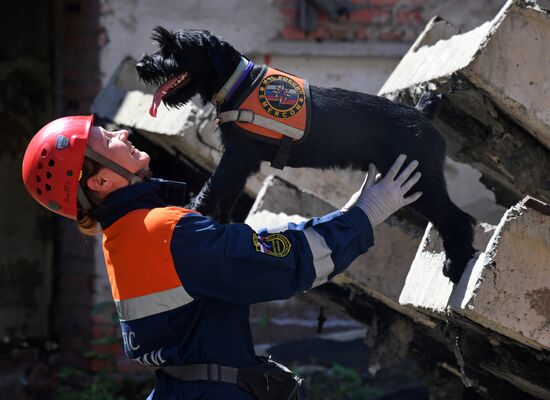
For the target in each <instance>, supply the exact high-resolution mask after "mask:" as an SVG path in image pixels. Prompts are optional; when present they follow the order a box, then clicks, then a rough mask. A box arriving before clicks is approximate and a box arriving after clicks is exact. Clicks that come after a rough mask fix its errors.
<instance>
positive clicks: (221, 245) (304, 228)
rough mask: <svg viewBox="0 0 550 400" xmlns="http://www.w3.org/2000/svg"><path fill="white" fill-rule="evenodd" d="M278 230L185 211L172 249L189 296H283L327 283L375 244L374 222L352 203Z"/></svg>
mask: <svg viewBox="0 0 550 400" xmlns="http://www.w3.org/2000/svg"><path fill="white" fill-rule="evenodd" d="M288 228H289V229H287V230H285V231H283V232H280V233H267V232H264V230H260V231H259V233H257V232H255V231H254V230H252V228H250V227H249V226H248V225H246V224H228V225H221V224H217V223H216V222H215V221H213V220H211V219H210V218H207V217H204V216H201V215H197V214H188V215H186V216H184V217H183V218H181V219H180V221H179V222H178V223H177V225H176V226H175V228H174V231H173V234H172V241H171V252H172V257H173V260H174V265H175V267H176V270H177V272H178V275H179V277H180V279H181V281H182V283H183V286H184V287H185V289H186V291H187V292H188V293H189V294H190V295H191V296H192V297H193V298H216V299H220V300H224V301H227V302H232V303H239V304H253V303H259V302H264V301H270V300H276V299H285V298H288V297H290V296H292V295H293V294H295V293H297V292H300V291H304V290H308V289H310V288H312V287H315V286H318V285H320V284H323V283H325V282H326V281H327V280H329V279H330V278H332V276H334V275H336V274H337V273H339V272H342V271H343V270H344V269H345V268H347V267H348V266H349V265H350V263H351V262H352V261H353V260H354V259H355V258H356V257H357V256H359V255H360V254H362V253H364V252H366V251H367V250H368V248H369V247H370V246H372V245H373V234H372V227H371V225H370V223H369V221H368V218H367V217H366V216H365V214H364V213H363V211H361V210H360V209H359V208H353V209H351V210H350V211H348V212H346V213H344V214H342V213H340V212H337V213H331V214H329V215H327V216H325V217H322V218H314V219H312V220H309V221H306V222H304V223H302V224H297V225H296V224H289V226H288Z"/></svg>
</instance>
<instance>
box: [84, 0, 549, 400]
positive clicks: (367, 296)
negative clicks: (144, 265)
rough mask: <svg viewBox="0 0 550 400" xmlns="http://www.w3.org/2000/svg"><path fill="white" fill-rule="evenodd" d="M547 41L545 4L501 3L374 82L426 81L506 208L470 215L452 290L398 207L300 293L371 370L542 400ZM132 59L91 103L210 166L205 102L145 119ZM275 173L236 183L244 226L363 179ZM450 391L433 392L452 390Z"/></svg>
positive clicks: (460, 145)
mask: <svg viewBox="0 0 550 400" xmlns="http://www.w3.org/2000/svg"><path fill="white" fill-rule="evenodd" d="M549 42H550V12H549V11H548V10H544V9H543V8H541V7H540V6H539V5H538V4H537V3H535V2H532V1H527V0H510V1H509V2H508V3H506V5H505V6H504V7H503V8H502V10H501V12H500V13H499V14H498V15H497V16H496V17H495V18H494V19H493V20H492V21H488V22H486V23H485V24H483V25H481V26H480V27H478V28H476V29H474V30H472V31H469V32H466V33H458V32H457V31H456V29H455V28H453V27H452V25H451V24H450V23H449V22H447V21H443V20H441V19H439V18H434V19H432V21H431V22H430V23H429V24H428V25H427V27H426V29H425V30H424V32H423V33H422V34H421V35H420V36H419V38H418V39H417V41H416V42H415V43H414V44H413V46H412V47H411V49H410V50H409V52H408V53H407V54H406V55H405V56H404V57H403V59H402V61H401V62H400V64H399V65H398V66H397V68H396V69H395V70H394V72H393V73H392V75H391V76H390V77H389V78H388V80H387V81H386V83H385V85H384V86H383V88H382V89H381V91H380V93H379V94H380V95H382V96H385V97H387V98H390V99H392V100H394V101H400V102H405V103H413V102H414V100H415V99H416V98H417V97H418V96H419V94H420V93H421V92H422V91H425V90H436V91H438V92H442V93H444V94H445V96H444V101H443V104H442V107H441V110H440V112H439V114H438V116H437V117H436V120H435V122H434V124H435V125H436V127H437V128H438V129H439V130H440V132H441V133H442V134H443V136H444V137H445V139H446V141H447V143H448V155H449V156H450V157H451V158H454V159H456V160H457V161H461V162H464V163H467V164H470V165H471V166H472V167H474V168H476V169H477V170H479V171H480V172H481V174H482V178H481V181H482V182H483V183H484V184H485V185H486V186H487V187H488V188H489V189H491V190H492V191H493V192H494V193H495V197H496V201H497V203H498V204H500V205H502V206H505V207H506V208H508V210H507V211H506V212H505V213H504V215H503V216H502V218H501V220H500V222H499V223H498V224H496V225H490V224H487V223H484V222H481V221H480V222H479V223H478V225H477V226H476V235H475V247H476V249H477V250H478V251H479V253H478V255H477V257H476V258H475V259H473V260H471V262H470V264H469V265H468V267H467V269H466V271H465V273H464V275H463V276H462V279H461V281H460V282H459V283H458V284H457V285H454V286H453V285H451V284H450V283H449V281H448V280H447V279H446V278H444V277H443V275H442V273H441V269H442V262H443V259H444V253H443V250H442V247H441V243H440V240H439V238H438V235H437V231H435V230H434V229H433V228H432V227H431V224H428V226H427V227H426V225H425V221H422V220H419V219H418V218H417V216H414V215H411V214H410V213H408V212H407V211H406V210H405V211H403V212H399V213H397V214H396V215H395V216H392V217H391V218H389V219H388V220H387V221H386V222H385V223H384V224H381V225H380V226H378V227H376V229H375V238H376V241H377V244H376V246H375V247H374V248H373V249H371V251H369V252H368V253H367V254H366V255H364V256H362V257H360V258H359V259H357V260H356V261H355V262H354V263H353V265H352V266H351V267H350V268H349V269H348V270H347V271H346V272H345V273H343V274H341V275H340V276H337V277H336V278H335V279H334V280H333V281H332V282H331V283H328V284H325V285H322V286H320V287H319V288H317V289H315V290H314V291H312V292H311V293H308V294H305V295H303V296H305V297H307V298H308V299H309V300H311V301H316V302H318V303H319V304H336V305H337V306H338V307H339V308H341V309H343V310H345V312H346V313H348V314H349V315H350V316H352V317H353V318H355V319H357V320H359V321H361V322H364V323H366V324H367V325H369V330H368V334H367V343H368V344H369V346H371V347H372V351H373V356H372V357H371V364H372V365H371V366H372V368H373V369H376V368H379V367H381V366H383V364H384V363H385V362H388V360H389V359H390V357H387V356H388V354H389V355H391V356H392V357H391V358H392V359H393V362H396V360H399V359H400V358H401V359H402V358H404V357H405V355H406V354H408V353H415V354H416V355H417V356H418V358H419V359H422V360H423V365H424V366H425V368H426V370H427V371H431V372H432V375H433V376H435V375H438V374H439V375H438V376H439V378H440V380H439V381H438V380H437V378H433V379H434V382H433V384H434V387H436V386H437V385H439V384H440V383H441V379H442V378H441V377H442V376H444V375H445V374H444V373H442V372H441V371H445V373H447V374H450V375H453V376H456V377H459V378H460V379H461V380H462V383H463V384H464V386H465V387H472V388H475V390H476V391H477V392H478V393H480V394H483V395H485V396H487V397H488V398H497V397H498V398H501V399H508V398H510V399H511V398H514V399H518V398H530V396H534V397H536V398H541V399H550V273H549V271H550V206H549V205H548V204H547V203H548V202H550V175H549V174H548V171H550V107H548V105H549V104H550V87H549V86H548V72H547V71H550V57H549V52H548V43H549ZM133 68H134V61H133V60H131V59H128V60H125V61H124V62H123V63H122V64H121V66H120V67H119V69H118V71H117V72H116V73H115V74H114V76H113V78H112V79H111V82H110V84H109V85H108V86H107V87H106V88H105V89H104V90H103V91H102V92H101V93H100V95H99V96H98V97H97V98H96V101H95V102H94V106H93V112H94V113H95V114H96V115H97V116H98V117H100V118H101V119H103V120H104V121H110V122H112V123H114V124H116V125H121V126H126V127H130V128H132V129H134V130H135V131H137V132H139V133H140V134H141V135H143V136H145V137H146V138H147V139H149V140H150V141H151V142H154V143H156V144H158V145H159V146H161V147H163V148H164V149H165V150H167V151H168V152H169V153H171V154H174V155H178V154H184V155H185V157H188V158H190V159H191V160H193V161H194V162H195V163H197V164H198V165H200V166H202V167H203V168H205V169H207V170H213V169H214V168H215V166H216V165H217V162H218V160H219V157H220V154H221V153H220V144H219V141H218V138H217V135H216V126H215V124H214V122H213V119H214V110H213V109H211V108H210V109H209V108H200V107H198V106H196V105H194V104H188V105H186V106H185V107H182V108H181V109H179V110H171V111H170V112H168V111H167V110H166V109H164V110H163V109H161V110H160V111H159V113H158V117H157V118H156V119H155V120H153V119H151V118H150V117H149V116H148V113H147V109H148V106H149V104H150V102H151V98H152V94H151V92H150V89H147V88H145V87H143V86H142V85H141V84H140V83H139V82H137V80H136V78H135V74H134V72H133ZM273 173H274V170H272V169H270V168H269V167H268V165H267V164H265V165H263V166H262V170H261V172H260V173H258V174H256V175H255V176H254V177H253V178H251V179H249V181H248V184H247V187H246V191H247V192H248V194H250V195H251V196H252V197H255V198H256V201H255V203H254V206H253V207H252V209H251V211H250V214H249V216H248V218H247V220H246V222H247V223H249V224H250V225H252V226H253V227H260V226H262V227H263V226H273V225H277V224H280V223H281V222H282V221H286V220H288V219H289V218H290V219H293V220H295V221H300V220H303V219H304V218H308V217H311V216H315V215H322V214H324V213H327V212H329V211H331V210H333V209H334V208H335V207H338V206H341V205H342V204H344V202H345V201H346V200H347V198H348V197H349V195H350V194H351V193H353V192H354V191H355V190H356V189H357V186H358V182H361V181H362V175H363V174H362V173H360V172H352V171H317V170H311V169H300V170H293V169H289V168H286V169H285V170H283V171H276V176H271V175H270V174H273ZM396 332H397V333H396ZM375 364H376V365H375ZM436 370H437V371H439V372H437V373H434V371H436ZM459 392H460V391H458V392H457V391H455V392H454V393H453V392H452V391H448V392H446V393H441V394H440V395H441V397H433V398H447V399H453V398H461V397H459V396H460V395H461V394H460V393H459Z"/></svg>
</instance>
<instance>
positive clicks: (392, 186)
mask: <svg viewBox="0 0 550 400" xmlns="http://www.w3.org/2000/svg"><path fill="white" fill-rule="evenodd" d="M406 159H407V156H406V155H404V154H401V155H399V157H397V159H396V160H395V162H394V163H393V165H392V166H391V168H390V169H389V170H388V173H387V174H386V175H385V176H384V177H383V178H382V179H381V180H380V181H379V182H376V183H375V178H376V174H377V171H376V167H375V166H374V165H373V164H370V165H369V170H368V173H367V177H366V179H365V181H364V182H363V185H362V186H361V189H359V191H357V192H356V193H354V194H353V195H352V196H351V198H350V199H349V201H348V202H347V203H346V205H345V206H344V207H343V208H342V211H347V210H348V209H349V208H351V207H353V206H355V207H359V208H360V209H361V210H363V211H364V212H365V214H367V217H368V219H369V221H370V223H371V225H372V226H373V227H374V226H376V225H378V224H379V223H380V222H382V221H384V220H385V219H386V218H388V217H389V216H390V215H392V214H393V213H394V212H396V211H397V210H399V209H400V208H401V207H403V206H406V205H408V204H411V203H412V202H414V201H416V200H418V198H419V197H420V196H422V192H415V193H413V194H411V195H410V196H408V197H405V195H406V194H407V192H408V191H409V190H411V188H412V187H413V186H414V185H415V184H416V183H417V182H418V180H419V179H420V175H421V174H420V172H416V173H415V174H414V175H413V176H412V177H411V174H412V173H413V172H414V170H415V169H416V167H418V161H416V160H414V161H412V162H411V163H410V164H409V165H407V167H406V168H405V169H404V170H403V172H401V173H400V174H399V175H397V174H398V172H399V170H400V169H401V167H402V166H403V164H404V163H405V160H406Z"/></svg>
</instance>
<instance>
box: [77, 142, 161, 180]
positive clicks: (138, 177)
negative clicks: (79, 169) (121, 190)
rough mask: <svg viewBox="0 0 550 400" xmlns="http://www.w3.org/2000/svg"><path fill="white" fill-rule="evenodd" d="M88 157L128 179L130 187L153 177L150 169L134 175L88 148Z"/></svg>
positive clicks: (86, 153)
mask: <svg viewBox="0 0 550 400" xmlns="http://www.w3.org/2000/svg"><path fill="white" fill-rule="evenodd" d="M84 155H85V156H86V157H88V158H89V159H91V160H94V161H95V162H97V163H99V164H101V165H103V166H104V167H106V168H109V169H110V170H111V171H113V172H115V173H117V174H118V175H120V176H122V177H123V178H126V180H128V183H129V184H130V185H134V184H136V183H141V182H143V181H144V180H145V179H149V178H151V177H152V175H153V174H152V172H151V170H149V169H141V170H139V171H138V172H137V173H135V174H134V173H132V172H130V171H128V170H127V169H126V168H124V167H121V166H120V165H118V164H116V163H114V162H113V161H111V160H109V159H108V158H106V157H103V156H102V155H101V154H99V153H96V152H95V151H93V150H92V149H90V148H89V147H87V148H86V152H85V153H84Z"/></svg>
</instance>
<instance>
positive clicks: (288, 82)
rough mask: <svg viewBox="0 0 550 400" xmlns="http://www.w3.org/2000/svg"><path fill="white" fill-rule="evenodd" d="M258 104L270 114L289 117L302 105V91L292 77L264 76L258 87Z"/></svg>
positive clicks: (303, 98)
mask: <svg viewBox="0 0 550 400" xmlns="http://www.w3.org/2000/svg"><path fill="white" fill-rule="evenodd" d="M259 91H260V92H259V95H258V98H259V99H260V104H261V105H262V107H263V109H264V110H265V111H266V112H267V113H268V114H270V115H273V116H274V117H277V118H290V117H292V116H294V115H296V114H297V113H298V112H300V110H301V109H302V108H303V107H304V101H305V96H304V91H303V90H302V88H301V87H300V85H299V84H298V82H296V81H295V80H294V79H292V78H289V77H288V76H284V75H271V76H267V77H265V78H264V79H263V80H262V82H261V83H260V87H259Z"/></svg>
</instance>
